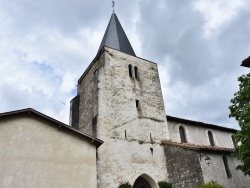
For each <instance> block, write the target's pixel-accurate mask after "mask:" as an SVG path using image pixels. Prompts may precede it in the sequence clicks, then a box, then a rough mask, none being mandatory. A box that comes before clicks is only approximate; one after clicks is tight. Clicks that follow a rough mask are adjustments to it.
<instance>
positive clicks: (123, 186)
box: [118, 182, 132, 188]
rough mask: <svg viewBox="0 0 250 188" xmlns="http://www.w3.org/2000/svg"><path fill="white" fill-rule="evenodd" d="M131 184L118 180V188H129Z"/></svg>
mask: <svg viewBox="0 0 250 188" xmlns="http://www.w3.org/2000/svg"><path fill="white" fill-rule="evenodd" d="M131 187H132V186H131V184H130V183H129V182H120V185H119V187H118V188H131Z"/></svg>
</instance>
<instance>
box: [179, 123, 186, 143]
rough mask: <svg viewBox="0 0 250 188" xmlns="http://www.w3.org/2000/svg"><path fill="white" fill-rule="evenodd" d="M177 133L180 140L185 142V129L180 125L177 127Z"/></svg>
mask: <svg viewBox="0 0 250 188" xmlns="http://www.w3.org/2000/svg"><path fill="white" fill-rule="evenodd" d="M179 133H180V137H181V142H183V143H186V142H187V138H186V133H185V129H184V128H183V127H182V126H180V127H179Z"/></svg>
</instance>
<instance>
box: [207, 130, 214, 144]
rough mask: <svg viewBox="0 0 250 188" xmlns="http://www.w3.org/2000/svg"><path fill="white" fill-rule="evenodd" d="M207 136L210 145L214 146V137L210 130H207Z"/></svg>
mask: <svg viewBox="0 0 250 188" xmlns="http://www.w3.org/2000/svg"><path fill="white" fill-rule="evenodd" d="M207 134H208V138H209V142H210V146H215V144H214V137H213V133H212V131H208V133H207Z"/></svg>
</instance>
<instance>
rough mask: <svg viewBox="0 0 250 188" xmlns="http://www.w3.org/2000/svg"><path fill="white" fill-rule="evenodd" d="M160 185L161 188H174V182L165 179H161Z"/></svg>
mask: <svg viewBox="0 0 250 188" xmlns="http://www.w3.org/2000/svg"><path fill="white" fill-rule="evenodd" d="M158 185H159V187H160V188H172V184H171V183H168V182H165V181H159V182H158Z"/></svg>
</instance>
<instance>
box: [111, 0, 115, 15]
mask: <svg viewBox="0 0 250 188" xmlns="http://www.w3.org/2000/svg"><path fill="white" fill-rule="evenodd" d="M112 4H113V5H112V7H113V12H115V0H112Z"/></svg>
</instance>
